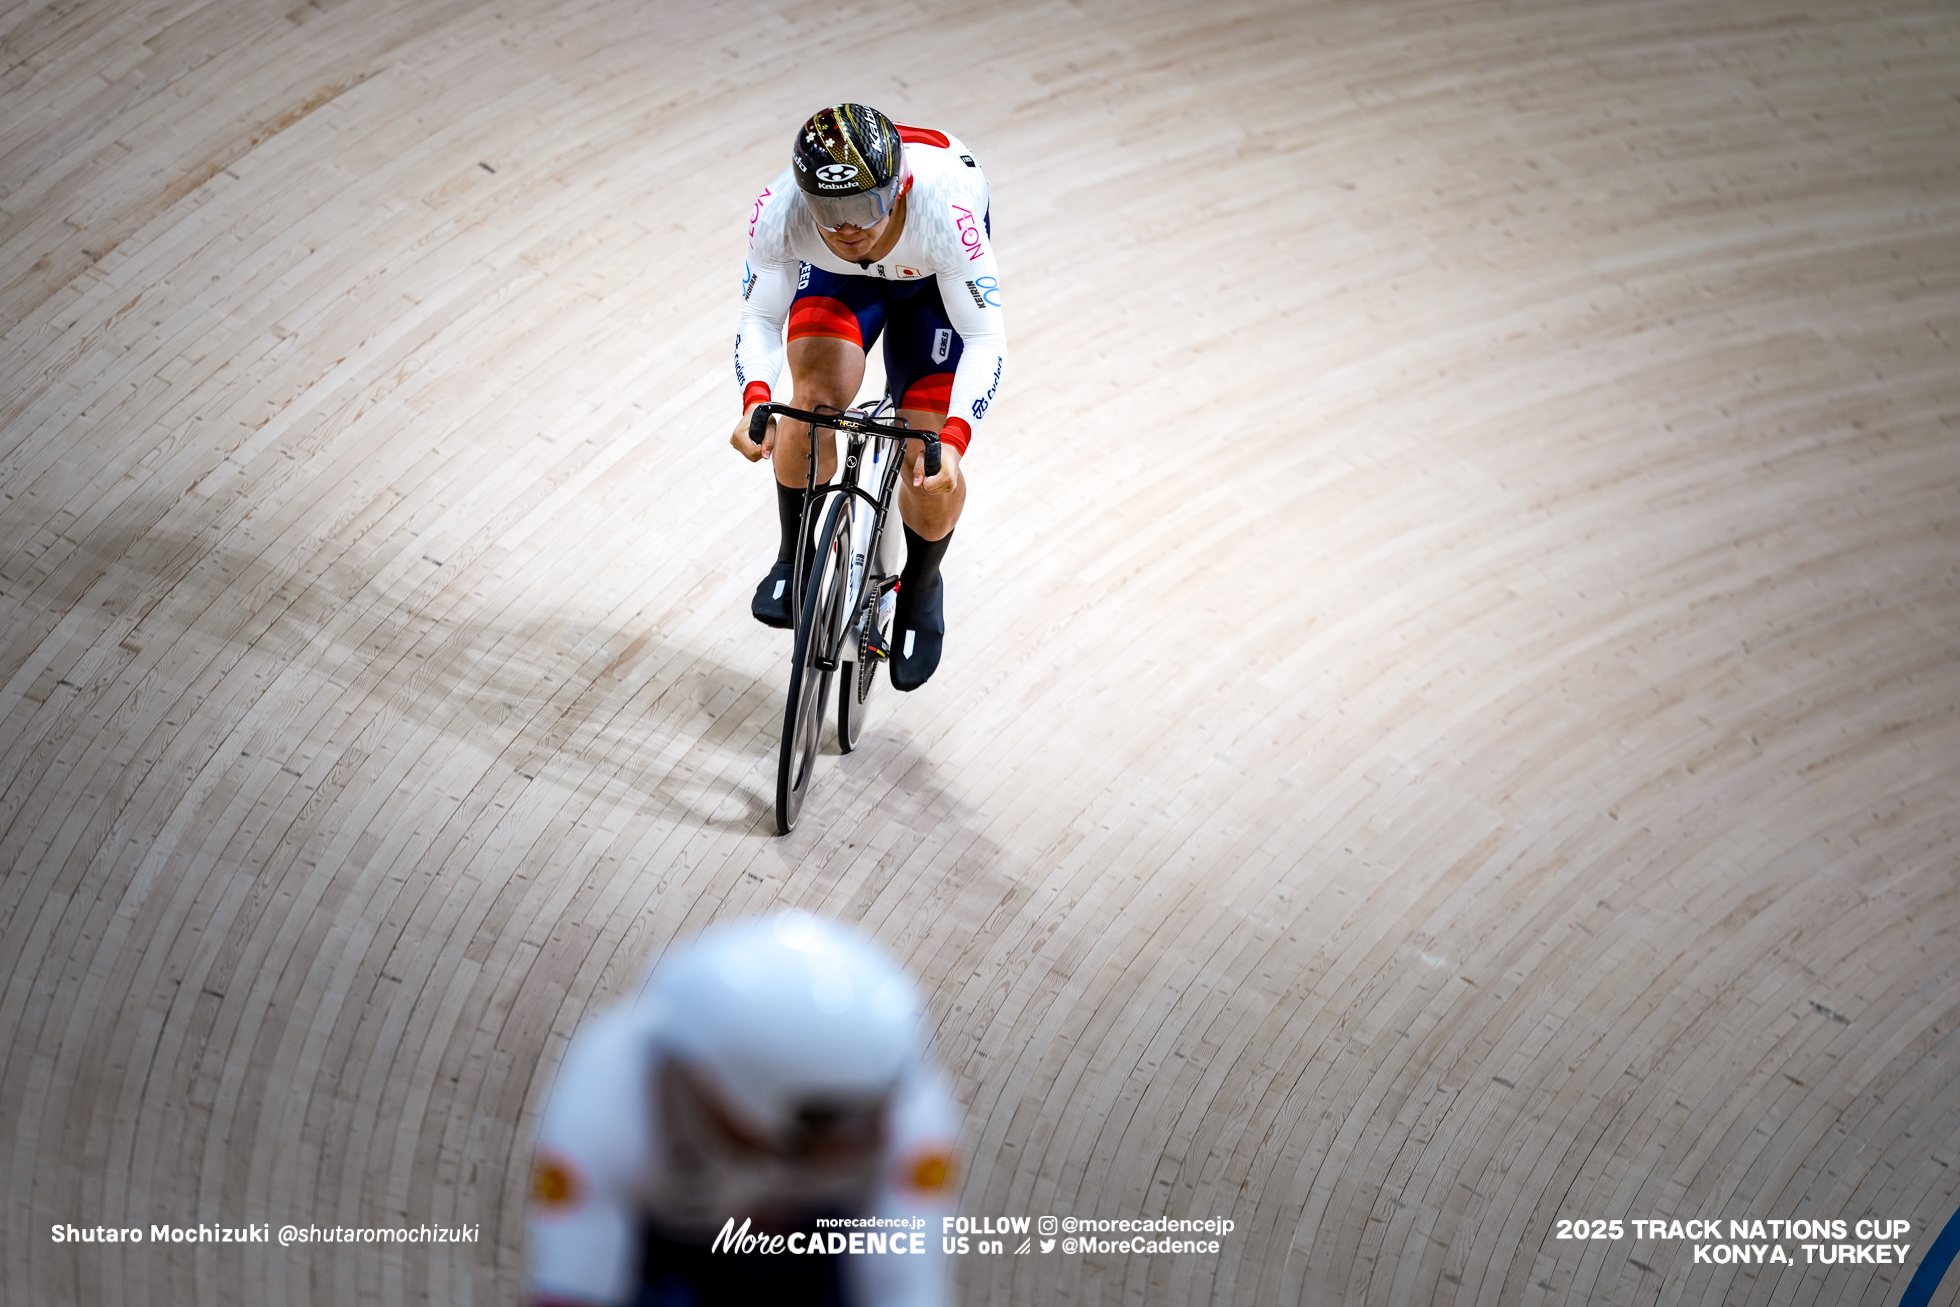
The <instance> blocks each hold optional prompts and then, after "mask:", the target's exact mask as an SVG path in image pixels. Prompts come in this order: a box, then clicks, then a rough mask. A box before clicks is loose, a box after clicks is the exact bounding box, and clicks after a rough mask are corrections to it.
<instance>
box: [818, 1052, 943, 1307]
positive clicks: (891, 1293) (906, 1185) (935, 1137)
mask: <svg viewBox="0 0 1960 1307" xmlns="http://www.w3.org/2000/svg"><path fill="white" fill-rule="evenodd" d="M892 1125H893V1130H892V1134H893V1149H892V1160H891V1162H890V1164H889V1166H888V1169H887V1172H886V1175H885V1180H884V1183H883V1185H882V1186H881V1187H880V1189H879V1194H878V1200H877V1202H876V1204H875V1205H874V1207H873V1209H872V1212H871V1215H873V1216H879V1217H884V1218H886V1220H885V1221H884V1222H883V1226H884V1228H886V1229H890V1230H894V1231H897V1233H894V1234H893V1235H892V1236H891V1237H892V1238H893V1240H894V1241H896V1240H898V1239H904V1240H905V1247H906V1249H907V1251H905V1252H903V1253H885V1254H883V1255H879V1254H865V1255H863V1256H859V1257H849V1258H846V1262H845V1264H846V1267H847V1274H849V1275H850V1277H851V1281H852V1286H853V1288H854V1289H855V1290H856V1291H857V1295H856V1298H855V1299H854V1301H858V1302H862V1303H864V1304H865V1305H866V1307H948V1305H949V1304H950V1303H951V1302H952V1301H953V1293H952V1283H951V1274H950V1273H951V1270H952V1266H951V1261H950V1259H949V1258H948V1257H947V1256H946V1252H945V1246H944V1245H943V1244H942V1243H941V1242H940V1239H941V1237H942V1236H943V1233H944V1231H943V1230H942V1228H941V1224H940V1221H941V1218H942V1217H946V1216H951V1215H952V1214H953V1211H954V1206H955V1203H956V1202H957V1199H958V1193H959V1179H960V1176H959V1166H958V1162H957V1151H958V1141H959V1109H958V1108H957V1106H956V1105H955V1104H954V1101H953V1096H952V1094H951V1093H950V1092H949V1091H948V1090H947V1088H946V1084H945V1081H944V1079H943V1078H942V1077H941V1076H940V1074H939V1073H938V1072H937V1071H931V1070H927V1069H925V1068H921V1069H920V1071H919V1072H918V1073H917V1074H915V1075H914V1076H912V1077H910V1078H909V1081H908V1084H907V1086H906V1088H905V1089H904V1090H903V1091H901V1094H900V1098H899V1102H898V1104H897V1111H896V1113H895V1119H894V1120H893V1122H892ZM914 1222H922V1223H923V1228H922V1229H920V1230H918V1231H910V1230H909V1229H908V1228H907V1227H909V1226H910V1225H911V1224H913V1223H914ZM916 1236H923V1237H922V1238H920V1237H916Z"/></svg>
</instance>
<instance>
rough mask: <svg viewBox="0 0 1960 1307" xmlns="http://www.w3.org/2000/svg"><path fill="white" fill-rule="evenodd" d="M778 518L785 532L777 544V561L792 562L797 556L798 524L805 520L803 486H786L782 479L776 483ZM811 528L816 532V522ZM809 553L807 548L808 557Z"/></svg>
mask: <svg viewBox="0 0 1960 1307" xmlns="http://www.w3.org/2000/svg"><path fill="white" fill-rule="evenodd" d="M776 518H777V523H778V525H779V526H781V527H782V532H783V534H782V539H781V541H780V542H778V544H777V545H776V561H777V562H779V563H787V562H791V561H793V560H794V559H795V558H796V524H797V523H799V522H801V521H802V520H803V487H802V486H786V485H784V484H783V483H782V482H780V481H778V482H777V483H776ZM810 530H811V533H812V534H815V531H816V523H814V522H813V523H811V524H810ZM808 553H809V550H808V549H807V548H806V549H805V550H804V554H805V556H806V557H807V556H808Z"/></svg>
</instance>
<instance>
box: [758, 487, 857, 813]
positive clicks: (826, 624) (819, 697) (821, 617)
mask: <svg viewBox="0 0 1960 1307" xmlns="http://www.w3.org/2000/svg"><path fill="white" fill-rule="evenodd" d="M849 508H850V499H849V497H848V496H843V495H840V496H838V497H837V499H836V500H834V501H833V502H832V503H831V506H830V513H829V515H828V516H827V517H825V518H824V523H823V529H822V530H820V531H818V532H817V537H816V541H815V542H814V547H813V552H812V555H811V557H812V560H813V561H812V562H811V565H810V579H809V583H808V584H807V585H806V586H805V588H804V591H803V610H802V612H801V613H800V614H798V616H797V621H796V651H795V653H794V654H793V655H792V657H791V661H790V669H789V700H788V703H787V704H786V706H785V708H784V712H783V746H782V752H781V753H780V754H779V755H778V756H777V760H776V833H777V834H778V835H787V834H789V833H790V831H792V830H794V829H795V828H796V818H797V815H798V814H799V813H801V812H802V810H803V796H804V795H805V794H807V793H808V792H809V789H810V773H811V771H812V770H813V769H814V768H815V767H816V762H817V737H818V736H819V735H820V734H821V733H822V728H823V716H824V713H823V710H824V701H825V699H826V697H827V696H828V694H829V692H830V674H831V671H832V670H834V669H835V668H836V666H837V662H838V656H839V654H840V652H841V646H842V645H843V643H844V639H845V634H846V633H845V632H844V630H843V625H844V623H845V621H846V620H847V619H848V617H849V614H848V613H846V612H845V611H844V609H845V603H846V599H845V592H846V591H847V589H848V588H849V587H848V584H847V581H848V577H849V569H850V552H851V529H850V528H851V519H850V513H849Z"/></svg>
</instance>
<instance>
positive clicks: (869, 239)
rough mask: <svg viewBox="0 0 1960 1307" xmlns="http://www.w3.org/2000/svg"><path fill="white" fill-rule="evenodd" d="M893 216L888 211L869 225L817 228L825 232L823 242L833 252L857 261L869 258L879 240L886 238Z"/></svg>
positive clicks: (840, 256)
mask: <svg viewBox="0 0 1960 1307" xmlns="http://www.w3.org/2000/svg"><path fill="white" fill-rule="evenodd" d="M893 216H894V215H892V214H889V213H888V214H886V215H885V216H884V217H882V218H880V219H878V221H876V222H874V223H872V224H871V225H870V226H869V227H839V228H838V229H837V230H836V231H824V230H823V228H821V227H819V228H818V229H817V230H818V231H822V232H823V243H824V244H826V245H828V246H830V250H831V253H833V254H835V255H837V256H838V257H839V258H844V259H850V260H853V261H856V260H858V259H863V258H868V257H869V256H870V254H871V251H872V250H873V249H875V248H876V247H877V244H878V242H879V241H881V240H883V239H884V237H885V233H886V232H887V231H889V230H890V229H891V225H892V218H893Z"/></svg>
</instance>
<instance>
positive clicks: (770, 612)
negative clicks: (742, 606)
mask: <svg viewBox="0 0 1960 1307" xmlns="http://www.w3.org/2000/svg"><path fill="white" fill-rule="evenodd" d="M794 566H795V564H794V563H791V562H789V561H787V560H785V559H778V560H777V562H776V565H775V566H774V567H772V568H770V569H769V575H768V576H765V577H763V578H762V584H761V585H759V586H757V587H756V588H755V602H754V603H751V604H750V605H749V611H750V612H751V613H754V614H755V620H756V621H758V622H761V623H762V624H763V625H764V626H775V627H780V628H781V629H783V630H785V631H787V630H788V629H789V573H790V569H791V568H792V567H794Z"/></svg>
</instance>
